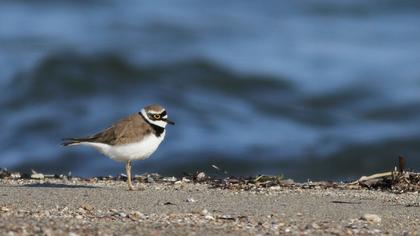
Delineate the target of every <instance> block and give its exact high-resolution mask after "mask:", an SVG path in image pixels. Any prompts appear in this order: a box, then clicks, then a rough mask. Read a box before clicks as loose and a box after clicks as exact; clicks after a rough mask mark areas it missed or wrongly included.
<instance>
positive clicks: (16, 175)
mask: <svg viewBox="0 0 420 236" xmlns="http://www.w3.org/2000/svg"><path fill="white" fill-rule="evenodd" d="M10 177H11V178H12V179H20V178H21V175H20V173H19V172H14V173H12V174H11V175H10Z"/></svg>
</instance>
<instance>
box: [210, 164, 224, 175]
mask: <svg viewBox="0 0 420 236" xmlns="http://www.w3.org/2000/svg"><path fill="white" fill-rule="evenodd" d="M211 167H213V168H214V169H216V170H217V171H220V172H223V174H225V175H227V174H228V172H227V171H226V170H222V169H220V168H219V167H218V166H216V165H211Z"/></svg>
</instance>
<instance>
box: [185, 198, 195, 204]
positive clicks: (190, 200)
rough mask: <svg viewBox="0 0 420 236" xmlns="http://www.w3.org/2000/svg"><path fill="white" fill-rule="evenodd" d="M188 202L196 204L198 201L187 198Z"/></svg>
mask: <svg viewBox="0 0 420 236" xmlns="http://www.w3.org/2000/svg"><path fill="white" fill-rule="evenodd" d="M186 202H192V203H194V202H196V200H195V199H194V198H192V197H189V198H187V200H186Z"/></svg>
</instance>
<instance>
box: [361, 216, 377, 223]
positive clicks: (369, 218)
mask: <svg viewBox="0 0 420 236" xmlns="http://www.w3.org/2000/svg"><path fill="white" fill-rule="evenodd" d="M361 219H362V220H365V221H367V222H369V223H380V222H381V220H382V219H381V217H379V216H378V215H375V214H364V215H363V216H362V217H361Z"/></svg>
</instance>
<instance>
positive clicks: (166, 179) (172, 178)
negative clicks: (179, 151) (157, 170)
mask: <svg viewBox="0 0 420 236" xmlns="http://www.w3.org/2000/svg"><path fill="white" fill-rule="evenodd" d="M163 181H165V182H176V181H177V178H176V177H173V176H172V177H166V178H163Z"/></svg>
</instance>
